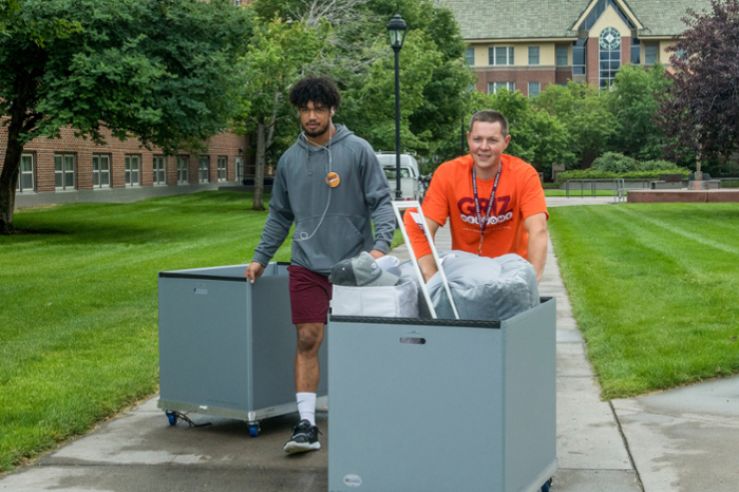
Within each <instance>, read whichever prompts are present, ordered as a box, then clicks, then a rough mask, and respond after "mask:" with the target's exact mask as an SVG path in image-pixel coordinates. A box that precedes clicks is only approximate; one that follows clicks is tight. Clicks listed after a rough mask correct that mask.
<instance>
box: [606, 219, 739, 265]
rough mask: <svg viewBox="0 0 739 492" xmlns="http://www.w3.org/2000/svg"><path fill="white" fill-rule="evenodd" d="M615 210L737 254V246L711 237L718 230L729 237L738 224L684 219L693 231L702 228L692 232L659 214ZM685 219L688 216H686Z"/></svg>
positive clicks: (710, 246)
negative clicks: (696, 221)
mask: <svg viewBox="0 0 739 492" xmlns="http://www.w3.org/2000/svg"><path fill="white" fill-rule="evenodd" d="M617 210H619V211H620V212H622V213H624V214H628V215H629V216H630V217H631V218H632V219H635V220H640V221H643V222H646V223H648V224H649V225H651V226H655V227H661V228H664V229H667V230H668V231H669V232H671V233H673V234H679V235H681V236H682V237H684V238H686V239H690V240H693V241H695V242H697V243H700V244H702V245H704V246H707V247H709V248H713V249H717V250H719V252H725V253H728V254H731V255H734V256H739V247H736V246H732V245H731V244H729V243H727V242H725V241H722V238H721V237H718V238H717V240H715V239H712V238H713V237H716V235H717V233H718V232H719V231H722V232H724V233H727V234H729V236H728V237H729V239H731V234H732V233H734V234H735V233H736V232H737V230H738V229H739V224H734V226H735V227H734V228H733V229H732V228H730V226H727V227H726V228H723V227H720V226H721V224H717V223H716V220H717V219H715V218H709V219H708V220H706V221H705V222H702V223H701V224H700V225H698V224H695V223H694V222H689V220H686V221H685V222H684V223H683V224H690V227H691V229H693V231H695V230H696V228H697V227H698V226H700V227H701V229H702V230H701V231H696V232H692V231H689V230H687V229H686V227H685V225H678V224H675V223H674V221H671V222H668V221H665V220H663V219H660V218H659V216H655V217H652V216H648V215H645V214H642V213H640V212H639V211H638V210H636V209H634V208H630V207H619V208H618V209H617ZM686 219H688V218H687V217H686ZM716 226H718V227H716Z"/></svg>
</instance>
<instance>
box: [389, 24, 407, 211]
mask: <svg viewBox="0 0 739 492" xmlns="http://www.w3.org/2000/svg"><path fill="white" fill-rule="evenodd" d="M407 29H408V25H407V24H406V23H405V21H404V20H403V18H402V17H401V16H400V14H395V15H394V16H393V17H392V19H390V22H388V24H387V32H388V34H390V46H391V47H392V48H393V51H394V52H395V199H396V200H400V195H401V194H400V49H401V48H402V47H403V41H405V32H406V30H407Z"/></svg>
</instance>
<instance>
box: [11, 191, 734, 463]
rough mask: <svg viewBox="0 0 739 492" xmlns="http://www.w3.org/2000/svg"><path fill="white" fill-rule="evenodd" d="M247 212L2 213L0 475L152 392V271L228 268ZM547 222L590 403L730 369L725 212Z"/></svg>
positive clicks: (281, 255) (555, 213) (665, 208)
mask: <svg viewBox="0 0 739 492" xmlns="http://www.w3.org/2000/svg"><path fill="white" fill-rule="evenodd" d="M250 204H251V203H250V200H248V199H247V198H246V197H244V196H243V195H241V194H238V193H235V192H205V193H198V194H194V195H182V196H175V197H166V198H158V199H152V200H147V201H142V202H138V203H134V204H74V205H65V206H59V207H49V208H38V209H32V210H24V211H21V212H18V213H17V214H16V217H15V220H16V226H17V227H18V228H19V229H20V231H21V232H20V233H19V234H16V235H13V236H0V299H2V301H3V303H2V309H0V471H1V470H7V469H9V468H11V467H12V466H13V465H15V464H18V463H20V462H22V461H23V460H24V459H25V458H27V457H31V456H34V455H36V454H37V453H38V452H40V451H42V450H44V449H48V448H50V447H52V446H54V445H55V443H57V442H59V441H61V440H64V439H66V438H68V437H69V436H72V435H75V434H79V433H81V432H84V431H85V430H87V429H89V428H90V427H91V426H92V425H93V424H94V423H95V422H96V421H99V420H100V419H103V418H105V417H106V416H108V415H111V414H114V413H116V411H118V410H119V409H120V408H122V407H124V406H125V405H127V404H130V403H132V402H135V401H136V400H138V399H141V398H143V397H145V396H147V395H150V394H151V393H153V392H155V391H156V389H157V382H158V358H157V326H156V317H157V299H156V286H157V273H158V272H159V271H161V270H173V269H181V268H192V267H204V266H217V265H227V264H235V263H243V262H244V261H245V260H246V259H247V258H248V257H249V256H250V254H251V252H252V251H253V249H254V247H255V246H256V243H257V241H258V239H259V234H260V232H261V230H262V225H263V223H264V220H265V218H266V214H265V213H264V212H253V211H251V210H249V207H250ZM551 214H552V218H551V229H552V233H553V238H554V240H555V242H556V244H557V254H558V256H559V259H560V262H561V266H562V273H563V276H564V277H565V280H566V284H567V286H568V289H569V291H570V293H571V296H572V301H573V306H574V309H575V315H576V317H577V319H578V322H579V323H580V326H581V327H582V328H583V330H584V332H585V336H586V338H587V341H588V345H589V354H590V355H591V357H592V359H593V363H594V365H595V367H596V370H597V371H598V374H599V376H600V378H601V382H602V384H603V388H604V392H605V396H607V397H613V396H623V395H630V394H635V393H639V392H643V391H648V390H650V389H655V388H662V387H669V386H674V385H677V384H681V383H685V382H689V381H695V380H697V379H701V378H706V377H713V376H716V375H724V374H729V373H732V372H734V373H736V372H739V341H738V340H737V338H738V337H739V323H738V322H737V320H738V319H739V303H738V302H737V300H738V299H739V294H738V292H739V258H738V256H739V227H738V226H739V206H737V205H653V206H649V205H636V206H632V205H618V206H616V205H609V206H597V207H563V208H555V209H552V210H551ZM396 237H397V238H396V242H398V241H399V237H398V235H397V234H396ZM288 258H289V244H285V245H283V247H282V248H281V249H280V251H279V252H278V255H277V256H276V259H278V260H283V261H286V260H288Z"/></svg>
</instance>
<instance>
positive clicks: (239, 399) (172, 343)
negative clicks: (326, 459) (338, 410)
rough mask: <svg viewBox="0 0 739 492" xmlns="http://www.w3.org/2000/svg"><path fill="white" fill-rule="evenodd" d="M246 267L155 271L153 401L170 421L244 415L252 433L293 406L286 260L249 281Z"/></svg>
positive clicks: (323, 385) (323, 387) (323, 383)
mask: <svg viewBox="0 0 739 492" xmlns="http://www.w3.org/2000/svg"><path fill="white" fill-rule="evenodd" d="M245 266H246V265H233V266H222V267H214V268H196V269H190V270H177V271H169V272H160V273H159V379H160V398H159V408H162V409H164V410H165V413H166V414H167V417H168V419H169V423H170V424H172V425H174V424H175V423H176V422H177V418H178V416H179V415H180V413H181V412H196V413H201V414H211V415H218V416H222V417H231V418H236V419H243V420H246V421H247V422H248V424H249V433H250V434H251V435H252V436H256V435H258V434H259V430H260V429H259V421H260V420H262V419H265V418H268V417H273V416H277V415H284V414H288V413H291V412H295V411H297V405H296V403H295V383H294V376H293V368H294V357H295V328H294V326H293V324H292V321H291V319H290V299H289V291H288V277H287V265H286V264H278V263H271V264H269V265H268V266H267V268H266V269H265V272H264V275H262V277H261V278H259V280H257V282H256V283H255V284H251V283H249V282H247V281H246V278H245V277H244V268H245ZM326 353H327V349H326V347H325V344H324V346H323V347H322V349H321V353H320V361H321V365H322V367H324V368H326V367H327V364H326ZM327 386H328V383H327V382H326V378H325V377H324V378H322V381H321V386H320V388H319V391H318V394H319V396H324V395H326V392H327V391H326V388H327ZM321 400H323V401H325V398H322V399H321Z"/></svg>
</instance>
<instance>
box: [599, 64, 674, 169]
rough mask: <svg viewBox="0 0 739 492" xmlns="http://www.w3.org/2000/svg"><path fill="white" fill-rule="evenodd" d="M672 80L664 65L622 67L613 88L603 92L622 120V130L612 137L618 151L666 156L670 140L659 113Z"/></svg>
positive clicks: (638, 155) (636, 155)
mask: <svg viewBox="0 0 739 492" xmlns="http://www.w3.org/2000/svg"><path fill="white" fill-rule="evenodd" d="M670 83H671V81H670V79H669V78H668V77H667V75H666V73H665V69H664V68H663V67H662V65H655V66H653V67H651V68H648V69H644V68H642V67H638V66H634V65H625V66H623V67H621V70H619V72H618V74H617V75H616V79H615V81H614V85H613V87H612V89H611V91H609V92H606V93H603V96H604V97H606V99H607V105H608V108H609V110H610V112H611V113H612V114H613V116H614V117H615V118H616V121H617V122H618V123H617V124H618V131H617V132H616V133H615V134H614V135H613V137H612V138H611V147H612V148H613V149H614V150H616V151H617V152H621V153H623V154H626V155H629V156H631V157H634V158H637V159H641V160H649V159H657V158H661V157H662V150H663V147H664V145H665V142H666V139H665V136H664V134H663V133H662V129H661V128H659V126H658V124H657V114H658V112H659V108H660V104H661V102H662V100H663V99H664V98H665V96H666V95H667V93H668V91H669V88H670Z"/></svg>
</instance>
